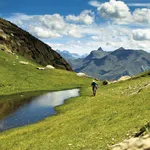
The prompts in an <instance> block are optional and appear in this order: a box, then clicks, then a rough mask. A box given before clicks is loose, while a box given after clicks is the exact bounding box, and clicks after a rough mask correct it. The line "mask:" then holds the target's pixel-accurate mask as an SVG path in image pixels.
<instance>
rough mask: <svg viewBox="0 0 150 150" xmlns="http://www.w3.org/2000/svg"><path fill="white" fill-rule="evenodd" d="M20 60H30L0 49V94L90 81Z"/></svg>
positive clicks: (66, 72) (70, 73)
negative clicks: (42, 68) (38, 68)
mask: <svg viewBox="0 0 150 150" xmlns="http://www.w3.org/2000/svg"><path fill="white" fill-rule="evenodd" d="M19 61H28V60H25V59H24V58H23V57H21V56H19V58H17V56H16V55H8V54H6V53H4V52H3V51H0V95H8V94H13V93H18V92H23V91H24V92H26V91H38V90H39V91H40V90H59V89H68V88H74V87H78V86H82V85H84V83H85V82H88V81H89V79H83V78H79V77H77V76H76V74H75V73H73V72H68V71H64V70H37V69H36V67H37V66H38V65H37V64H34V63H33V62H30V64H29V65H23V64H20V63H19ZM28 62H29V61H28ZM13 64H15V65H13Z"/></svg>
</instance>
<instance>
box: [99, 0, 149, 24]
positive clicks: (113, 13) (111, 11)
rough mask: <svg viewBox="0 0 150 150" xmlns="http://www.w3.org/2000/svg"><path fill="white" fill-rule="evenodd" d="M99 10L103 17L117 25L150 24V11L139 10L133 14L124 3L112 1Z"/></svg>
mask: <svg viewBox="0 0 150 150" xmlns="http://www.w3.org/2000/svg"><path fill="white" fill-rule="evenodd" d="M128 5H136V4H128ZM137 5H140V4H139V3H138V4H137ZM143 5H144V4H143ZM97 10H98V12H99V15H100V16H101V17H104V18H108V19H111V20H112V21H113V23H115V24H141V25H146V24H150V9H148V8H137V9H135V10H134V11H133V12H132V13H131V10H130V9H129V7H128V6H127V5H126V4H125V3H124V2H123V1H116V0H110V1H109V2H105V3H103V4H101V6H100V7H98V9H97Z"/></svg>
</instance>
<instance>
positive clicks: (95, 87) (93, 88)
mask: <svg viewBox="0 0 150 150" xmlns="http://www.w3.org/2000/svg"><path fill="white" fill-rule="evenodd" d="M91 86H92V91H93V95H94V96H95V95H96V90H97V87H98V84H97V83H96V81H95V80H93V82H92V83H91Z"/></svg>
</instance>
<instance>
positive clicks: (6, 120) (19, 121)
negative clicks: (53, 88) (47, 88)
mask: <svg viewBox="0 0 150 150" xmlns="http://www.w3.org/2000/svg"><path fill="white" fill-rule="evenodd" d="M76 96H79V89H73V90H65V91H58V92H50V93H48V94H44V95H42V96H39V97H36V98H32V99H29V100H26V101H24V102H23V101H22V102H21V101H17V102H15V101H14V102H13V101H9V102H4V103H2V104H0V131H1V132H2V131H5V130H8V129H11V128H15V127H19V126H24V125H28V124H32V123H35V122H38V121H40V120H42V119H44V118H46V117H48V116H51V115H54V114H56V112H55V110H54V107H55V106H58V105H62V104H63V103H64V100H66V99H69V98H71V97H76Z"/></svg>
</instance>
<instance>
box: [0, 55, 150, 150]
mask: <svg viewBox="0 0 150 150" xmlns="http://www.w3.org/2000/svg"><path fill="white" fill-rule="evenodd" d="M12 57H13V56H12ZM0 64H1V63H0ZM17 65H18V66H17V68H18V70H16V69H17V68H14V70H13V69H12V72H11V74H13V72H14V71H15V70H16V77H17V79H15V76H12V77H11V75H9V74H8V76H7V79H6V80H5V81H3V82H2V80H1V84H3V85H8V84H11V88H9V87H8V86H3V87H2V91H0V92H1V94H2V95H4V94H5V95H8V94H9V93H16V92H22V91H36V90H37V91H40V90H60V89H68V88H74V87H81V92H80V96H79V97H78V98H71V99H69V100H67V101H65V105H63V106H58V107H56V108H55V109H56V110H57V112H58V114H57V115H54V116H52V117H48V118H46V119H45V120H43V121H40V122H38V123H36V124H32V125H28V126H25V127H21V128H16V129H12V130H9V131H6V132H2V133H0V149H1V150H41V149H43V150H100V149H108V147H109V146H111V145H112V144H115V143H117V142H120V141H122V140H123V139H126V138H128V137H129V136H131V135H134V134H135V132H137V131H138V130H139V129H140V128H141V127H142V126H143V125H145V124H147V122H149V114H150V107H149V106H150V101H149V97H150V86H147V87H145V85H147V84H149V83H150V76H149V74H148V73H147V75H145V76H143V75H142V76H138V78H134V79H132V80H127V81H124V82H118V83H115V84H110V85H106V86H101V85H100V87H99V89H98V92H97V95H96V97H93V96H92V95H91V87H90V82H91V79H88V78H81V77H77V76H76V75H75V74H74V73H70V72H66V71H62V70H47V71H39V70H36V69H35V67H33V66H26V67H27V68H25V66H24V67H23V69H22V65H21V64H17ZM1 67H2V66H1ZM8 67H9V65H8ZM8 67H7V68H8ZM3 70H5V69H4V68H3ZM9 71H10V70H8V72H9ZM5 72H6V73H7V71H5ZM24 72H26V74H25V73H24ZM14 74H15V73H14ZM26 76H29V77H30V78H28V80H23V81H22V80H21V79H23V78H25V77H26ZM31 76H32V77H31ZM1 77H3V76H2V75H1ZM11 78H12V79H15V82H14V81H11V83H9V82H8V81H9V80H8V79H11ZM36 79H38V81H37V80H36ZM25 81H27V82H25ZM31 83H32V84H31ZM48 83H49V84H48ZM99 84H100V83H99ZM17 85H18V86H17ZM21 85H23V87H22V86H21ZM15 86H17V87H15ZM12 88H13V89H12ZM4 89H5V90H7V89H8V91H5V90H4ZM139 89H142V90H139ZM137 91H138V92H137Z"/></svg>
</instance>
